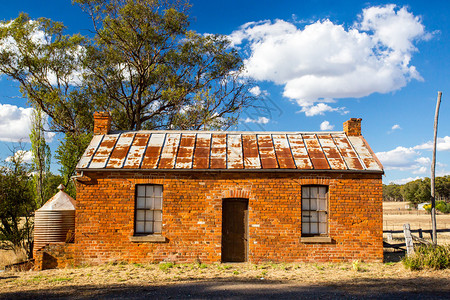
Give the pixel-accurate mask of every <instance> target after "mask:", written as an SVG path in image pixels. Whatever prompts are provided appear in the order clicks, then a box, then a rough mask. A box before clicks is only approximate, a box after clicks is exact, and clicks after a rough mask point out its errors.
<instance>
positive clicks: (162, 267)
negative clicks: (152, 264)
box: [159, 262, 175, 271]
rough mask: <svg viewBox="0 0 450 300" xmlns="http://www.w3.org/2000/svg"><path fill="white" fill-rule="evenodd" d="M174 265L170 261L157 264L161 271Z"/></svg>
mask: <svg viewBox="0 0 450 300" xmlns="http://www.w3.org/2000/svg"><path fill="white" fill-rule="evenodd" d="M174 265H175V264H174V263H172V262H166V263H160V264H159V269H160V270H161V271H167V270H169V269H170V268H173V266H174Z"/></svg>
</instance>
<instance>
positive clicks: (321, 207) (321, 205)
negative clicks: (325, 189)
mask: <svg viewBox="0 0 450 300" xmlns="http://www.w3.org/2000/svg"><path fill="white" fill-rule="evenodd" d="M317 209H318V210H327V199H319V207H318V208H317Z"/></svg>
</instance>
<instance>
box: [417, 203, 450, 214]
mask: <svg viewBox="0 0 450 300" xmlns="http://www.w3.org/2000/svg"><path fill="white" fill-rule="evenodd" d="M423 208H424V209H425V210H426V211H427V212H429V213H431V204H426V205H424V206H423ZM436 210H437V211H440V212H441V213H444V214H448V213H450V203H447V202H445V201H437V202H436Z"/></svg>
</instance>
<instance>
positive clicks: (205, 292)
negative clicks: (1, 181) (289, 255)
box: [0, 205, 450, 299]
mask: <svg viewBox="0 0 450 300" xmlns="http://www.w3.org/2000/svg"><path fill="white" fill-rule="evenodd" d="M388 207H389V205H388ZM389 209H390V210H392V207H389ZM437 222H438V227H439V228H450V215H438V221H437ZM404 223H410V225H411V228H412V229H417V228H422V229H424V230H426V229H430V228H431V225H430V227H427V226H428V224H429V223H430V216H429V215H414V214H409V215H408V214H398V215H392V214H385V215H384V219H383V225H384V226H383V227H384V230H400V229H402V228H403V227H402V226H403V224H404ZM424 237H425V238H429V237H428V236H427V235H425V236H424ZM402 238H403V237H402V234H400V235H398V236H397V235H394V239H396V240H398V241H401V240H402ZM438 242H439V243H440V244H450V233H442V234H440V235H439V236H438ZM402 256H403V254H402V253H399V252H386V253H385V263H370V264H369V263H360V262H353V263H335V264H331V263H329V264H311V263H310V264H272V263H267V264H262V265H253V264H248V263H246V264H213V265H206V264H186V265H172V264H122V263H115V264H105V265H100V266H83V267H80V268H67V269H60V270H45V271H39V272H36V271H26V272H14V271H6V272H2V271H0V287H1V289H0V299H59V298H62V299H120V298H130V299H144V298H157V299H161V298H162V299H230V298H231V299H241V298H245V299H261V298H264V299H300V298H317V299H318V298H320V299H336V298H343V299H347V298H348V299H363V298H376V299H406V298H408V299H424V298H425V299H448V298H449V296H448V295H450V270H438V271H430V270H428V271H419V272H417V271H415V272H412V271H409V270H406V269H405V268H404V267H403V265H402V263H401V262H399V261H400V259H401V257H402ZM15 259H16V258H15V257H14V255H12V254H11V253H8V252H1V251H0V270H1V269H2V268H1V264H4V263H5V262H6V261H8V262H11V263H12V262H15V261H14V260H15Z"/></svg>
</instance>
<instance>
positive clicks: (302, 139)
mask: <svg viewBox="0 0 450 300" xmlns="http://www.w3.org/2000/svg"><path fill="white" fill-rule="evenodd" d="M77 169H78V170H98V169H144V170H145V169H147V170H148V169H150V170H152V169H165V170H169V169H173V170H187V169H192V170H205V169H214V170H260V169H284V170H336V171H368V172H373V171H375V172H382V171H383V167H382V165H381V164H380V163H379V161H378V159H377V158H376V157H375V154H374V153H373V152H372V150H371V149H370V147H369V146H368V145H367V142H366V141H365V140H364V138H363V137H362V136H347V135H346V134H345V133H344V132H330V133H326V132H320V133H298V132H284V133H283V132H276V133H270V132H257V133H254V132H206V131H138V132H123V133H113V134H108V135H96V136H94V137H93V138H92V141H91V143H90V144H89V146H88V147H87V149H86V151H85V153H84V154H83V156H82V157H81V159H80V161H79V163H78V165H77Z"/></svg>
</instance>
